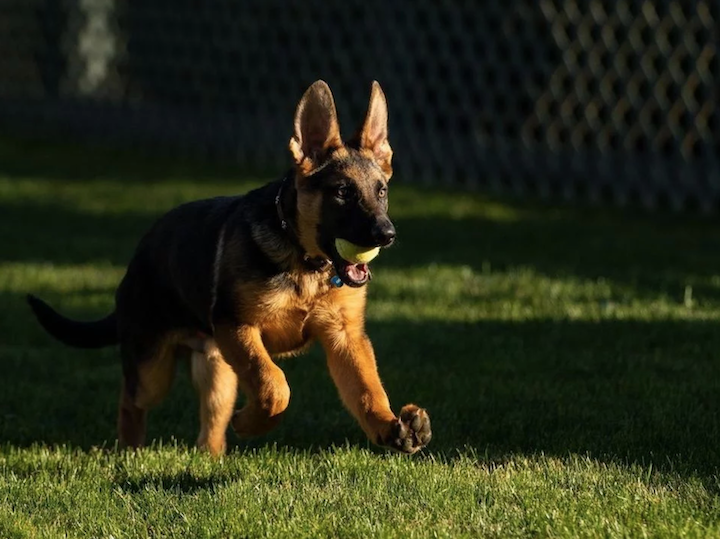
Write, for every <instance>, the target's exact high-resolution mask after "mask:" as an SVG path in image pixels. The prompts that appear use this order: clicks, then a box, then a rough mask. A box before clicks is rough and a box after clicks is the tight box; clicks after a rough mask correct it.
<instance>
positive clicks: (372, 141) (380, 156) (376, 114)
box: [355, 81, 393, 179]
mask: <svg viewBox="0 0 720 539" xmlns="http://www.w3.org/2000/svg"><path fill="white" fill-rule="evenodd" d="M387 123H388V108H387V100H386V99H385V94H384V93H383V91H382V88H380V84H378V82H377V81H373V83H372V90H371V91H370V104H369V105H368V111H367V114H366V115H365V122H364V123H363V126H362V128H361V129H360V131H359V132H358V134H357V135H356V137H355V143H356V144H357V146H358V149H360V150H367V151H370V152H371V153H372V156H373V157H374V158H375V161H376V162H377V164H378V165H380V168H381V169H382V171H383V172H384V173H385V177H386V178H387V179H390V176H392V164H391V161H392V155H393V151H392V148H391V147H390V143H389V142H388V126H387Z"/></svg>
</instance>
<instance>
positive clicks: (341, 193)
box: [335, 185, 350, 200]
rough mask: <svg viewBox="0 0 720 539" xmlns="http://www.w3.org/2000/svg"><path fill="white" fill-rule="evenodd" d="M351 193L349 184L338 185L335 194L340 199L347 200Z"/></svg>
mask: <svg viewBox="0 0 720 539" xmlns="http://www.w3.org/2000/svg"><path fill="white" fill-rule="evenodd" d="M349 194H350V190H349V189H348V188H347V185H338V187H337V188H336V189H335V196H336V197H338V198H339V199H340V200H345V199H346V198H347V197H348V195H349Z"/></svg>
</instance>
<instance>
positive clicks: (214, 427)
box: [191, 339, 238, 455]
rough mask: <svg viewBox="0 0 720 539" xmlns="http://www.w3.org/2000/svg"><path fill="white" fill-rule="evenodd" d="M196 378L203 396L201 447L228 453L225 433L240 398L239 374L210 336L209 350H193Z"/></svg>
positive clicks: (192, 361) (218, 453)
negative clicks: (238, 393) (238, 389)
mask: <svg viewBox="0 0 720 539" xmlns="http://www.w3.org/2000/svg"><path fill="white" fill-rule="evenodd" d="M191 368H192V379H193V384H194V385H195V388H196V389H197V391H198V394H199V397H200V434H199V436H198V440H197V446H198V447H199V448H201V449H206V450H207V451H209V452H210V453H211V454H213V455H221V454H223V453H224V452H225V446H226V443H225V432H226V430H227V426H228V423H229V422H230V418H231V417H232V413H233V409H234V408H235V401H236V399H237V384H238V382H237V375H236V374H235V372H234V371H233V369H232V367H231V366H230V365H229V364H228V363H227V362H226V361H225V359H224V358H223V357H222V354H220V350H218V348H217V346H216V345H215V341H214V340H212V339H210V340H209V341H208V342H207V343H206V345H205V352H204V353H202V352H193V354H192V357H191Z"/></svg>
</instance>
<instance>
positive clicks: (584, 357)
mask: <svg viewBox="0 0 720 539" xmlns="http://www.w3.org/2000/svg"><path fill="white" fill-rule="evenodd" d="M238 178H239V175H238V173H237V172H235V171H234V170H232V169H231V168H229V167H224V168H220V167H215V166H214V167H209V166H208V167H204V166H201V165H198V164H188V163H183V162H173V161H170V160H163V159H152V158H148V157H147V156H145V157H143V156H140V157H137V156H135V155H130V154H123V153H115V152H110V151H107V150H105V151H102V150H97V149H93V150H90V149H85V148H68V147H62V148H58V147H51V146H47V145H42V144H28V143H23V144H19V143H11V142H9V141H3V142H1V143H0V305H2V309H0V380H2V382H0V384H1V385H0V537H3V538H4V537H63V536H67V537H110V536H112V537H115V538H116V539H120V538H126V537H239V536H248V537H257V536H286V537H303V536H306V537H313V536H319V535H325V536H337V537H376V536H396V537H436V536H439V537H444V536H447V537H459V536H481V537H515V536H524V537H527V536H532V537H538V536H540V537H545V536H550V537H568V538H569V537H643V536H651V537H678V536H687V537H716V536H718V535H720V474H719V472H718V469H719V466H720V460H719V452H718V443H719V442H720V418H719V417H718V403H719V402H720V362H719V361H718V359H719V357H718V356H719V355H720V327H718V326H719V325H720V229H718V227H717V222H716V221H714V220H703V219H699V218H691V217H680V216H644V215H639V214H637V213H632V212H622V211H613V210H597V209H592V208H586V207H582V208H568V207H562V206H552V207H551V206H543V205H534V204H527V203H520V202H513V201H507V200H505V201H502V200H496V199H492V198H488V197H484V196H479V195H469V194H467V193H458V192H449V191H444V190H430V189H420V188H413V187H410V186H408V185H407V184H403V183H402V182H401V181H395V182H394V185H393V186H392V193H391V214H392V216H393V218H394V221H395V223H396V226H397V229H398V234H399V240H398V242H397V245H396V246H395V247H393V248H392V249H390V250H387V251H384V252H383V253H382V254H381V256H380V257H379V258H378V260H377V262H375V263H374V273H375V279H374V280H373V282H372V285H371V290H370V301H369V308H368V331H369V334H370V336H371V338H372V339H373V342H374V345H375V348H376V352H377V356H378V363H379V367H380V371H381V374H382V377H383V380H384V382H385V385H386V388H387V390H388V393H389V395H390V398H391V401H392V403H393V406H394V407H395V408H396V409H397V408H399V407H400V406H401V405H403V404H405V403H406V402H410V401H412V402H417V403H418V404H421V405H423V406H425V407H427V408H428V410H429V411H430V414H431V417H432V419H433V430H434V438H433V440H432V442H431V444H430V446H429V447H428V448H427V449H426V450H425V451H424V452H423V453H422V454H420V455H416V456H414V457H409V458H408V457H403V456H399V455H391V454H387V453H385V452H383V451H381V450H378V449H376V448H374V447H372V446H370V445H369V444H368V443H367V441H366V440H365V439H364V436H363V434H362V433H361V431H360V429H359V428H358V427H357V426H356V424H355V422H354V421H353V420H352V418H351V417H350V416H349V414H348V413H347V412H345V411H344V410H343V409H342V407H341V405H340V402H339V399H338V397H337V394H336V391H335V389H334V387H333V385H332V382H331V381H330V378H329V376H328V374H327V373H326V369H325V366H324V359H323V356H322V353H321V351H320V350H319V349H313V351H312V352H311V353H310V354H308V355H307V356H303V357H301V358H295V359H292V360H288V361H286V362H283V363H282V366H283V369H284V370H285V371H286V374H287V377H288V380H289V382H290V386H291V388H292V391H293V395H292V401H291V405H290V409H289V411H288V413H287V416H286V418H285V420H284V422H283V424H282V425H281V426H280V427H279V428H278V429H277V430H276V431H275V432H273V433H272V434H271V435H268V436H266V437H264V438H260V439H256V440H252V441H241V440H238V439H237V438H235V437H234V436H233V435H232V434H231V435H230V436H229V440H230V442H231V446H232V447H231V452H230V454H229V455H228V456H227V457H225V458H224V459H221V460H213V459H211V458H209V457H207V456H205V455H203V454H199V453H197V452H196V451H194V450H193V449H192V443H193V441H194V438H195V435H196V430H197V419H196V416H197V402H196V399H195V395H194V393H193V390H192V386H191V383H190V381H189V376H188V372H187V369H186V368H185V369H181V370H180V372H179V373H178V380H177V384H176V385H175V387H174V390H173V392H172V394H171V396H170V397H169V398H168V400H167V401H166V402H165V403H164V404H163V405H162V406H161V407H159V408H158V409H157V410H154V411H153V413H151V416H150V430H149V436H150V439H152V440H154V442H153V445H152V446H151V447H150V448H148V449H145V450H143V451H141V452H139V453H137V454H128V453H120V452H116V451H115V450H114V435H115V433H114V422H115V407H116V399H117V396H118V393H119V380H120V368H119V360H118V358H117V353H116V351H115V350H113V349H106V350H102V351H79V350H73V349H69V348H63V347H62V346H60V345H58V344H56V343H55V342H53V341H51V340H50V338H49V337H47V336H46V335H45V334H43V332H42V331H41V330H40V329H39V328H38V326H37V324H36V323H35V322H34V320H33V319H32V317H31V315H30V313H29V310H28V309H27V307H26V306H25V304H24V295H25V294H26V293H28V292H34V293H38V294H40V295H41V296H42V297H43V298H45V299H47V300H49V301H50V302H51V303H52V304H53V305H55V306H57V307H58V308H60V309H61V310H62V311H63V312H65V313H67V314H69V315H72V316H76V317H82V318H92V317H96V316H99V315H102V314H104V313H106V312H107V311H108V310H109V309H110V308H111V307H112V304H113V293H114V288H115V286H116V285H117V283H118V281H119V279H120V278H121V277H122V274H123V271H124V265H125V264H126V262H127V261H128V259H129V257H130V255H131V253H132V250H133V248H134V246H135V243H136V242H137V240H138V239H139V237H140V235H141V234H142V233H143V231H144V230H145V229H146V228H147V227H148V226H149V225H150V224H151V223H152V222H153V220H154V219H155V218H156V217H157V216H158V215H159V214H161V213H162V212H163V211H164V210H166V209H169V208H170V207H172V206H174V205H177V204H178V203H181V202H183V201H186V200H192V199H196V198H200V197H204V196H210V195H217V194H230V193H237V192H243V191H246V190H248V189H249V188H251V187H252V186H255V185H259V184H260V183H262V181H264V179H263V178H258V179H247V178H243V179H238Z"/></svg>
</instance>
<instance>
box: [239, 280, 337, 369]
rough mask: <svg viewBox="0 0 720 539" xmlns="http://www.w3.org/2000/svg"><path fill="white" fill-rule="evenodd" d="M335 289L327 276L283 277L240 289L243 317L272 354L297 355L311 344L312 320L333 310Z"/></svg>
mask: <svg viewBox="0 0 720 539" xmlns="http://www.w3.org/2000/svg"><path fill="white" fill-rule="evenodd" d="M332 288H333V287H332V285H331V284H330V281H329V276H328V274H327V273H325V272H318V273H315V272H297V273H282V274H280V275H277V276H275V277H273V278H272V279H270V280H269V281H267V282H265V283H263V285H262V286H252V287H240V288H239V290H238V293H239V295H240V298H238V299H239V300H240V301H239V302H238V304H240V305H243V308H242V312H241V313H240V315H241V317H242V319H243V321H245V322H247V323H250V324H253V325H256V326H257V327H259V328H260V331H261V333H262V338H263V343H264V344H265V347H266V348H267V350H268V352H269V353H270V354H273V355H283V354H293V353H297V352H300V351H302V350H303V349H304V348H305V346H306V345H308V344H309V343H310V341H311V338H312V335H311V333H310V330H309V325H308V321H309V320H310V319H311V317H312V316H313V315H314V314H315V313H316V312H317V311H318V310H322V311H323V312H325V311H327V310H328V309H331V308H332V307H331V306H332V300H331V293H330V292H331V289H332Z"/></svg>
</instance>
